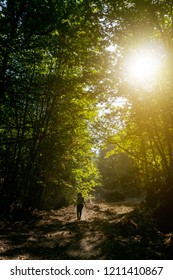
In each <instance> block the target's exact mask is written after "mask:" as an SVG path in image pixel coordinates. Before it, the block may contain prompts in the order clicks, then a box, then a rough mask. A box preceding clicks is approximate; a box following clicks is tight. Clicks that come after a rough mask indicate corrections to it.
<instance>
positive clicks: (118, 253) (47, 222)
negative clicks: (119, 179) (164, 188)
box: [0, 202, 171, 260]
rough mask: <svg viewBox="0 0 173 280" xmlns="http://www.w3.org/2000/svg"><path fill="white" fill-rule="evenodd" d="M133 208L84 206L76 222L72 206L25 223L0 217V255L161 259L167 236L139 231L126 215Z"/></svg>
mask: <svg viewBox="0 0 173 280" xmlns="http://www.w3.org/2000/svg"><path fill="white" fill-rule="evenodd" d="M135 206H136V203H135V204H134V203H130V202H126V203H109V204H108V203H99V204H97V203H93V204H88V205H87V207H86V208H85V209H84V213H83V214H84V215H83V219H82V220H81V221H77V220H76V209H75V207H74V206H69V207H65V208H62V209H60V210H55V211H40V212H36V213H35V214H34V216H33V218H32V219H29V220H27V221H13V223H11V222H7V221H1V222H0V228H1V233H0V259H3V260H7V259H59V260H63V259H86V260H87V259H140V258H142V259H148V258H149V259H152V258H154V259H161V258H163V257H164V255H163V251H162V248H160V246H161V243H162V244H163V245H164V242H166V241H167V242H168V243H169V244H170V241H169V238H171V237H170V236H169V238H167V239H164V238H163V237H162V236H161V237H159V238H158V235H157V234H156V232H155V231H153V232H150V234H152V235H153V236H150V238H149V236H147V234H149V230H151V229H147V230H146V233H145V230H144V235H142V233H141V232H140V231H142V228H141V226H140V225H138V224H137V222H136V220H135V219H133V218H132V217H129V216H128V215H130V214H132V213H133V212H134V211H135V210H134V207H135ZM139 215H140V211H139ZM137 216H138V214H137ZM137 216H136V217H137ZM154 234H155V235H156V236H154ZM144 237H145V238H144ZM161 238H162V239H163V240H161ZM169 244H165V245H164V246H166V248H167V247H169Z"/></svg>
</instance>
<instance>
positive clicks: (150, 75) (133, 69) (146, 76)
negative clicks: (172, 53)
mask: <svg viewBox="0 0 173 280" xmlns="http://www.w3.org/2000/svg"><path fill="white" fill-rule="evenodd" d="M126 68H127V71H126V76H127V80H128V81H129V82H130V83H133V84H136V85H137V84H138V85H146V86H147V85H149V84H151V83H153V82H156V80H157V78H158V74H159V71H160V68H161V61H160V57H159V56H158V54H157V53H154V52H153V51H149V50H145V49H144V50H141V51H138V52H137V53H135V54H134V55H131V56H130V57H129V58H128V59H127V61H126Z"/></svg>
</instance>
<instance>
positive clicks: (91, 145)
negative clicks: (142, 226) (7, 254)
mask: <svg viewBox="0 0 173 280" xmlns="http://www.w3.org/2000/svg"><path fill="white" fill-rule="evenodd" d="M0 22H1V27H2V28H1V33H0V41H1V64H0V69H1V77H0V88H1V95H0V139H1V140H0V184H1V193H2V196H1V208H2V209H4V208H7V209H10V207H11V205H12V204H18V205H21V206H22V207H23V206H33V207H37V208H40V209H43V208H50V209H52V208H57V207H60V206H62V205H65V204H66V203H71V202H72V201H73V199H74V197H75V196H76V193H77V192H79V191H81V192H82V193H83V195H84V196H85V197H87V196H88V195H89V193H90V192H91V191H92V190H94V189H95V187H97V186H99V185H101V183H102V182H103V181H104V180H105V178H104V176H107V174H106V175H105V170H104V172H103V173H102V172H101V170H100V169H99V166H101V164H102V162H103V158H102V156H100V157H98V154H99V153H100V155H101V153H102V152H99V151H100V149H102V148H103V147H105V146H106V145H107V147H110V146H109V145H112V147H113V148H112V149H111V151H109V156H110V157H109V158H108V160H109V159H111V157H112V156H113V155H115V154H116V155H117V157H116V159H118V158H119V159H120V158H122V157H123V155H122V154H124V158H128V160H129V162H131V164H132V165H131V167H133V168H132V170H133V172H132V174H134V177H135V179H134V178H131V180H132V181H133V185H134V184H136V188H139V187H140V186H142V187H144V188H145V189H147V192H148V201H149V203H150V204H152V203H153V200H154V204H155V206H158V205H159V206H160V205H162V204H163V205H165V201H166V202H167V203H168V204H171V203H172V193H173V186H172V182H173V178H172V177H173V141H172V139H173V110H172V109H173V96H172V95H173V80H172V72H173V71H172V70H173V69H172V67H173V32H172V30H173V3H172V1H164V0H162V1H161V0H160V1H159V0H158V1H154V0H145V1H140V0H133V1H128V0H127V1H120V0H118V1H112V0H106V1H102V0H97V1H91V0H86V1H83V0H78V1H77V0H71V1H66V0H59V1H58V0H51V1H47V0H37V1H36V0H30V1H29V0H26V1H18V0H17V1H11V0H7V1H0ZM103 153H104V152H103ZM100 160H102V162H100ZM102 166H103V165H102ZM113 168H116V164H115V167H113ZM129 168H130V167H129ZM129 170H131V169H129ZM129 170H128V172H130V171H129ZM126 175H127V174H125V176H126ZM128 175H129V174H128ZM126 177H127V176H126ZM131 177H133V176H131ZM124 178H125V177H124ZM104 182H105V181H104ZM135 182H136V183H135ZM137 182H138V183H137ZM151 193H152V195H151ZM170 200H171V201H170Z"/></svg>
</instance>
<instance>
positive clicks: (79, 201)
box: [77, 193, 85, 221]
mask: <svg viewBox="0 0 173 280" xmlns="http://www.w3.org/2000/svg"><path fill="white" fill-rule="evenodd" d="M84 205H85V201H84V198H83V196H82V193H78V194H77V219H78V220H79V221H80V220H81V216H82V209H83V207H84Z"/></svg>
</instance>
